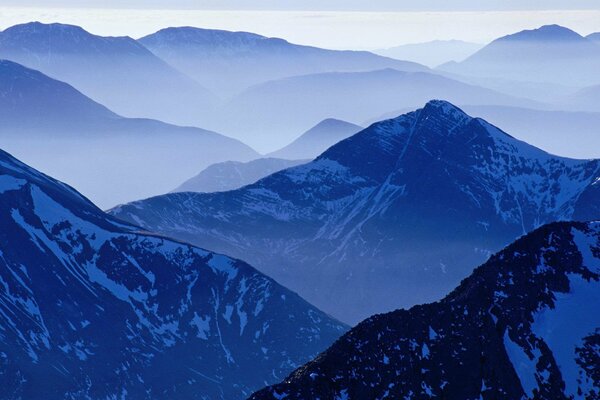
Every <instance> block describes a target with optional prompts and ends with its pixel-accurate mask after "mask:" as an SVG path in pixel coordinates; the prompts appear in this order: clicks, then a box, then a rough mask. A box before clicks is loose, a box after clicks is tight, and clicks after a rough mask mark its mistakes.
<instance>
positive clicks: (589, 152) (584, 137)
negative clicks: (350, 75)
mask: <svg viewBox="0 0 600 400" xmlns="http://www.w3.org/2000/svg"><path fill="white" fill-rule="evenodd" d="M460 107H461V109H462V110H464V111H465V112H467V113H468V114H469V115H473V116H477V117H479V118H483V119H485V120H486V121H488V122H489V123H491V124H493V125H496V126H501V127H502V129H504V130H505V131H507V132H510V134H511V135H512V136H514V137H515V138H517V139H519V140H522V141H524V142H527V143H529V144H531V145H533V146H536V147H539V148H540V149H542V150H545V151H547V152H549V153H552V154H556V155H560V156H563V157H572V158H600V137H598V127H599V126H600V112H598V113H594V112H581V111H557V110H553V111H549V110H535V109H532V108H523V107H508V106H470V105H461V106H460ZM413 110H414V109H403V110H397V111H395V112H390V113H385V114H384V115H379V116H377V117H376V118H372V119H371V120H369V121H367V122H365V123H364V125H365V126H366V125H370V124H372V123H374V122H377V121H382V120H384V119H389V118H393V117H395V116H397V115H400V114H405V113H407V112H410V111H413Z"/></svg>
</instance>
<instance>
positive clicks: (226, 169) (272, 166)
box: [173, 158, 309, 193]
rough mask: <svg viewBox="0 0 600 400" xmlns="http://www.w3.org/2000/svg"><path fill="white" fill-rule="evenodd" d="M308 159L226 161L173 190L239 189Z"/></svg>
mask: <svg viewBox="0 0 600 400" xmlns="http://www.w3.org/2000/svg"><path fill="white" fill-rule="evenodd" d="M308 161H309V160H286V159H281V158H259V159H257V160H253V161H248V162H245V163H244V162H239V161H225V162H222V163H217V164H213V165H211V166H209V167H208V168H206V169H205V170H203V171H202V172H200V173H199V174H198V175H196V176H194V177H193V178H190V179H188V180H187V181H185V182H184V183H183V184H181V186H179V187H178V188H177V189H175V190H173V192H204V193H210V192H225V191H227V190H234V189H239V188H241V187H242V186H246V185H249V184H251V183H254V182H256V181H258V180H259V179H262V178H264V177H265V176H268V175H271V174H273V173H275V172H279V171H281V170H282V169H286V168H290V167H295V166H296V165H300V164H304V163H307V162H308Z"/></svg>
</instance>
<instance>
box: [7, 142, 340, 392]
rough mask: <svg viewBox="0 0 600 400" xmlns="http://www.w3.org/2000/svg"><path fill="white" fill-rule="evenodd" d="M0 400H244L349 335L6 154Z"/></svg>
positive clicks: (266, 283)
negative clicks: (121, 220)
mask: <svg viewBox="0 0 600 400" xmlns="http://www.w3.org/2000/svg"><path fill="white" fill-rule="evenodd" d="M0 226H1V227H2V228H1V229H0V399H19V398H23V399H83V398H90V399H109V398H110V399H116V398H134V399H160V398H164V399H173V398H185V399H192V398H193V399H211V400H214V399H223V400H230V399H241V398H245V397H247V396H248V395H250V394H251V393H252V392H253V391H254V390H258V389H259V388H261V387H263V386H264V385H265V384H268V383H273V382H275V381H278V380H279V379H281V378H282V377H284V376H285V375H286V374H288V373H289V372H290V371H292V370H293V369H294V368H296V367H297V366H299V365H301V364H302V363H304V362H307V361H308V360H310V359H311V357H312V356H314V355H315V354H317V353H318V352H320V351H322V350H323V349H325V348H326V347H327V346H329V345H330V344H331V343H332V342H333V341H334V340H335V339H336V338H338V337H339V336H340V335H341V334H342V333H343V332H344V330H345V329H346V327H345V326H344V325H343V324H341V323H339V322H337V321H335V320H333V319H332V318H330V317H329V316H327V315H325V314H324V313H322V312H321V311H319V310H317V309H316V308H314V307H313V306H311V305H309V304H308V303H306V302H305V301H304V300H302V299H301V298H300V297H299V296H298V295H296V294H295V293H293V292H291V291H289V290H287V289H285V288H284V287H282V286H280V285H278V284H277V283H276V282H274V281H273V280H271V279H269V278H267V277H266V276H264V275H262V274H261V273H259V272H257V271H256V270H255V269H253V268H252V267H250V266H249V265H247V264H245V263H244V262H241V261H238V260H234V259H232V258H228V257H226V256H222V255H218V254H214V253H211V252H208V251H205V250H202V249H199V248H196V247H193V246H191V245H187V244H184V243H180V242H176V241H173V240H170V239H167V238H165V237H161V236H156V235H152V234H149V233H143V232H140V229H139V228H138V227H136V226H133V225H127V224H122V223H119V222H117V221H116V220H115V219H114V218H113V217H110V216H108V215H106V214H104V213H103V212H102V211H101V210H99V209H98V208H97V207H96V206H94V205H93V204H92V203H90V202H89V201H88V200H87V199H85V198H84V197H82V196H81V195H80V194H79V193H77V192H76V191H75V190H73V189H72V188H70V187H68V186H66V185H65V184H63V183H61V182H58V181H56V180H54V179H52V178H49V177H48V176H46V175H43V174H41V173H40V172H38V171H36V170H34V169H32V168H30V167H28V166H27V165H25V164H23V163H21V162H19V161H17V160H16V159H15V158H13V157H11V156H10V155H9V154H7V153H5V152H2V151H0Z"/></svg>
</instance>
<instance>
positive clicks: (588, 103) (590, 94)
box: [559, 84, 600, 112]
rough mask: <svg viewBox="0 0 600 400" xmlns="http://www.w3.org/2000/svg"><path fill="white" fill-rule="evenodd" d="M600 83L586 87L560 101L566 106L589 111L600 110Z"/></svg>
mask: <svg viewBox="0 0 600 400" xmlns="http://www.w3.org/2000/svg"><path fill="white" fill-rule="evenodd" d="M599 104H600V84H598V85H593V86H588V87H585V88H583V89H581V90H579V91H577V92H576V93H574V94H573V95H571V96H566V97H565V98H563V99H562V101H561V102H559V105H560V106H561V107H564V108H569V109H573V110H581V111H588V112H600V105H599Z"/></svg>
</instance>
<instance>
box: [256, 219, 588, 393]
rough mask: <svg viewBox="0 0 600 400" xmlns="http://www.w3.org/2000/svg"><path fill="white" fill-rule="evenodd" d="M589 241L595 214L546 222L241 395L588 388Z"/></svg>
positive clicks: (568, 390) (576, 390)
mask: <svg viewBox="0 0 600 400" xmlns="http://www.w3.org/2000/svg"><path fill="white" fill-rule="evenodd" d="M599 249H600V225H599V224H598V223H590V224H584V223H555V224H550V225H546V226H544V227H542V228H540V229H538V230H536V231H535V232H533V233H531V234H529V235H527V236H525V237H523V238H521V239H519V240H517V241H516V242H515V243H513V244H511V245H510V246H508V247H507V248H506V249H504V250H503V251H501V252H500V253H498V254H496V255H494V256H492V257H491V259H490V260H489V261H488V262H487V263H486V264H484V265H483V266H481V267H480V268H477V269H476V270H475V272H474V273H473V274H472V275H471V276H470V277H469V278H467V279H465V280H464V281H463V282H462V283H461V284H460V286H459V287H458V288H456V289H455V290H454V291H453V292H452V293H450V295H448V296H447V297H446V298H444V299H443V300H441V301H440V302H437V303H432V304H426V305H421V306H415V307H413V308H411V309H410V310H398V311H394V312H392V313H389V314H383V315H376V316H373V317H371V318H369V319H367V320H366V321H364V322H362V323H360V324H359V325H358V326H357V327H356V328H354V329H352V330H351V331H350V332H348V333H347V334H346V335H344V336H343V337H342V338H340V339H339V340H338V341H337V342H336V343H335V344H334V345H333V346H332V347H331V348H329V349H328V350H327V351H325V352H324V353H322V354H321V355H319V356H318V357H317V358H316V359H315V360H314V361H312V362H310V363H308V364H307V365H305V366H303V367H301V368H299V369H298V370H296V371H295V372H294V373H293V374H291V375H290V376H289V377H288V378H286V379H285V381H284V382H283V383H281V384H279V385H275V386H272V387H270V388H267V389H264V390H261V391H260V392H258V393H256V394H254V395H253V396H252V397H251V399H253V400H259V399H265V400H266V399H283V398H285V399H288V400H292V399H303V400H311V399H321V400H334V399H346V400H354V399H361V400H367V399H383V398H390V399H406V398H411V399H428V398H433V397H436V398H442V399H484V400H487V399H548V400H550V399H552V400H557V399H589V400H591V399H597V398H598V396H599V395H600V381H599V380H598V373H599V372H600V370H599V368H600V363H599V362H598V361H599V354H598V343H600V314H599V313H598V309H599V307H600V258H599V253H598V250H599Z"/></svg>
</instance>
